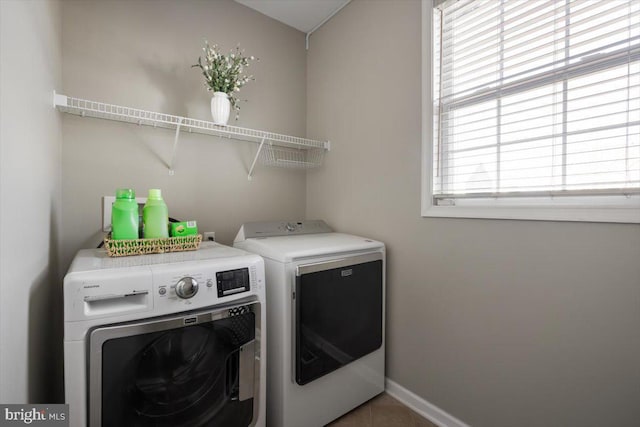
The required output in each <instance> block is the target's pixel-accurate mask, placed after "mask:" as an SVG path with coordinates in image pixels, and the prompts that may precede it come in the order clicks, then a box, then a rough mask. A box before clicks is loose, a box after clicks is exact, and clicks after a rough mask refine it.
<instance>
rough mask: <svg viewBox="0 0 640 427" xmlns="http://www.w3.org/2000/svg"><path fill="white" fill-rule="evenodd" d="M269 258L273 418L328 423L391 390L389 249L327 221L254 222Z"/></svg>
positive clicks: (241, 240) (311, 426) (275, 423)
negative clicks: (387, 311)
mask: <svg viewBox="0 0 640 427" xmlns="http://www.w3.org/2000/svg"><path fill="white" fill-rule="evenodd" d="M234 246H236V247H239V248H242V249H244V250H247V251H249V252H253V253H256V254H259V255H261V256H262V257H263V258H264V261H265V274H266V293H267V297H266V298H267V324H268V328H267V330H268V341H269V348H268V357H267V425H268V426H269V427H320V426H323V425H325V424H327V423H329V422H331V421H332V420H334V419H336V418H338V417H340V416H341V415H343V414H345V413H347V412H349V411H350V410H352V409H353V408H355V407H357V406H358V405H360V404H362V403H363V402H365V401H367V400H369V399H371V398H372V397H374V396H376V395H377V394H379V393H381V392H382V391H384V378H385V375H384V360H385V336H384V322H385V247H384V244H383V243H381V242H378V241H375V240H371V239H367V238H363V237H358V236H353V235H349V234H342V233H334V232H333V231H332V230H331V229H330V228H329V227H328V226H327V224H325V223H324V222H323V221H301V222H257V223H246V224H244V225H243V226H242V228H241V229H240V231H239V232H238V235H237V236H236V239H235V242H234Z"/></svg>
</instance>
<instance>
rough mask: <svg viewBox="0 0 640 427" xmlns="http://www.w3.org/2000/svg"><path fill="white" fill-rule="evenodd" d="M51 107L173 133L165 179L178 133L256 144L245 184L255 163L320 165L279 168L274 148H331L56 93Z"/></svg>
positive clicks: (316, 150)
mask: <svg viewBox="0 0 640 427" xmlns="http://www.w3.org/2000/svg"><path fill="white" fill-rule="evenodd" d="M53 107H54V108H57V109H58V110H59V111H62V112H64V113H69V114H75V115H78V116H81V117H93V118H99V119H105V120H114V121H118V122H126V123H134V124H137V125H140V126H153V127H154V128H164V129H171V130H175V137H174V141H173V152H172V154H171V160H170V162H169V164H168V165H167V166H168V169H169V175H174V173H175V172H174V169H173V168H174V165H175V160H176V155H177V149H178V142H179V138H180V131H188V132H189V133H198V134H204V135H213V136H218V137H226V138H231V139H236V140H240V141H249V142H254V143H259V144H260V145H259V147H258V152H257V153H256V157H255V158H254V159H253V163H252V164H251V168H250V169H249V171H248V179H249V180H251V177H252V175H253V170H254V168H255V166H256V163H257V161H258V160H260V162H261V163H263V164H265V165H268V166H277V167H296V168H299V169H308V168H310V167H317V166H320V165H321V161H322V157H323V156H318V155H313V156H305V158H307V157H309V158H314V159H319V161H317V160H314V161H313V162H310V161H294V163H291V164H285V163H286V162H284V163H280V164H279V162H274V161H273V159H271V158H270V156H268V155H266V154H268V153H267V151H271V149H272V148H273V147H274V146H275V147H279V148H281V149H282V150H285V151H287V152H289V153H294V152H298V153H304V152H310V153H311V152H313V153H322V155H324V152H325V151H329V150H330V147H331V146H330V143H329V141H318V140H314V139H308V138H300V137H297V136H289V135H283V134H279V133H273V132H267V131H262V130H255V129H249V128H243V127H238V126H228V125H217V124H215V123H213V122H209V121H205V120H199V119H192V118H189V117H181V116H174V115H171V114H164V113H156V112H152V111H145V110H140V109H137V108H131V107H125V106H120V105H113V104H105V103H102V102H97V101H89V100H85V99H80V98H73V97H70V96H66V95H62V94H59V93H56V92H55V91H53ZM265 141H269V144H268V146H269V149H270V150H264V149H263V147H264V144H265ZM271 157H273V156H271Z"/></svg>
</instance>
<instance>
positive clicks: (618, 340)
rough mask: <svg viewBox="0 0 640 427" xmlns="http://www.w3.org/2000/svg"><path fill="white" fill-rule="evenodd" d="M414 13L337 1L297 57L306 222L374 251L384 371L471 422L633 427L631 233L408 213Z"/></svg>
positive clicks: (635, 268)
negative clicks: (376, 242)
mask: <svg viewBox="0 0 640 427" xmlns="http://www.w3.org/2000/svg"><path fill="white" fill-rule="evenodd" d="M420 16H421V2H420V1H418V0H397V1H380V0H353V1H352V2H351V3H349V4H348V5H347V6H346V7H345V8H344V9H342V11H340V13H338V14H337V15H336V16H334V17H333V18H332V19H331V20H330V21H329V22H327V23H326V24H325V25H324V26H323V27H321V28H320V29H319V30H318V31H317V32H315V33H314V34H313V35H312V36H311V43H310V48H309V52H308V62H307V70H308V81H307V84H308V93H307V113H308V131H309V133H310V134H312V135H314V136H315V137H318V138H322V139H328V140H330V141H331V151H330V153H329V154H328V156H327V157H326V161H325V165H324V167H322V168H321V169H318V170H315V171H310V172H309V174H308V176H307V218H322V219H325V220H327V222H328V223H329V224H330V225H331V226H332V227H334V228H335V229H336V230H339V231H343V232H350V233H354V234H360V235H364V236H368V237H372V238H376V239H380V240H382V241H384V242H385V243H386V244H387V248H388V264H387V266H388V274H387V279H388V281H387V330H386V332H387V335H386V337H387V345H388V347H387V376H388V377H389V378H390V379H391V380H392V381H393V382H395V383H396V384H399V385H400V386H402V387H404V388H406V389H408V390H409V391H412V392H414V393H416V394H417V395H418V396H420V397H421V398H423V399H425V400H426V401H428V402H430V403H432V404H433V405H436V406H437V407H439V408H441V409H442V410H444V411H446V412H448V413H449V414H451V415H453V416H455V417H457V418H458V419H460V420H462V421H463V422H465V423H467V424H469V425H472V426H475V427H481V426H485V427H513V426H521V427H525V426H539V425H545V426H602V425H607V426H631V425H637V423H638V419H640V406H639V405H638V402H639V401H640V388H639V387H638V384H640V334H639V333H638V331H639V330H640V263H639V262H638V260H640V226H638V225H630V224H604V223H600V224H595V223H578V222H573V223H572V222H563V223H561V222H543V221H509V220H485V219H446V218H422V217H421V216H420V175H421V174H420V167H421V165H420V158H421V135H420V132H421V123H420V117H421V91H422V90H421V76H420V67H421V65H420V64H421V58H420V55H421V43H420V40H421V22H420ZM425 42H428V40H427V41H425Z"/></svg>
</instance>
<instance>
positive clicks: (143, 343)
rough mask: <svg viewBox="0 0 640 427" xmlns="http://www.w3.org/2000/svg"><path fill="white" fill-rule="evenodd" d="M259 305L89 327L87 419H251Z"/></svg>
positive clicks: (102, 422)
mask: <svg viewBox="0 0 640 427" xmlns="http://www.w3.org/2000/svg"><path fill="white" fill-rule="evenodd" d="M257 310H259V305H258V304H252V305H244V306H236V307H233V308H231V309H229V308H226V309H224V310H216V311H207V312H197V313H193V314H189V315H183V316H180V317H171V318H160V319H156V320H147V321H144V322H135V323H127V324H122V325H114V326H108V327H100V328H97V329H94V330H93V331H92V332H91V334H90V338H89V351H90V358H89V360H90V362H89V363H90V366H89V418H90V422H89V425H90V426H92V427H94V426H104V427H111V426H113V427H116V426H117V427H120V426H141V427H143V426H167V427H169V426H171V427H175V426H194V427H195V426H226V427H227V426H228V427H247V426H249V425H252V422H253V418H254V413H255V414H256V415H257V410H255V408H254V401H255V403H256V404H257V399H254V387H255V384H254V378H259V375H255V368H256V366H257V365H256V363H255V360H256V352H257V351H258V349H257V347H258V344H257V342H256V341H255V335H256V319H257V321H258V322H259V319H260V316H259V314H257V315H256V311H257ZM258 328H259V325H258ZM256 390H257V389H256Z"/></svg>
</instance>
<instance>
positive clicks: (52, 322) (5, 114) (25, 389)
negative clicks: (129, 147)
mask: <svg viewBox="0 0 640 427" xmlns="http://www.w3.org/2000/svg"><path fill="white" fill-rule="evenodd" d="M60 34H61V28H60V4H59V3H58V2H57V1H20V0H2V1H0V236H1V238H0V402H2V403H25V402H52V401H55V400H56V399H58V398H60V399H61V397H60V396H61V377H62V370H61V366H62V361H61V359H60V356H61V350H60V349H61V347H62V341H61V339H60V337H61V335H60V333H61V332H60V331H61V328H60V325H61V321H62V320H61V319H62V318H61V315H60V306H61V298H60V295H61V285H60V282H59V281H58V271H57V264H58V261H57V245H58V230H59V225H60V165H61V155H60V151H61V145H62V138H61V127H60V119H59V116H58V114H57V112H56V111H55V110H54V109H53V107H52V98H53V89H54V88H56V87H59V86H60V82H61V51H60V42H61V37H60Z"/></svg>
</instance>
